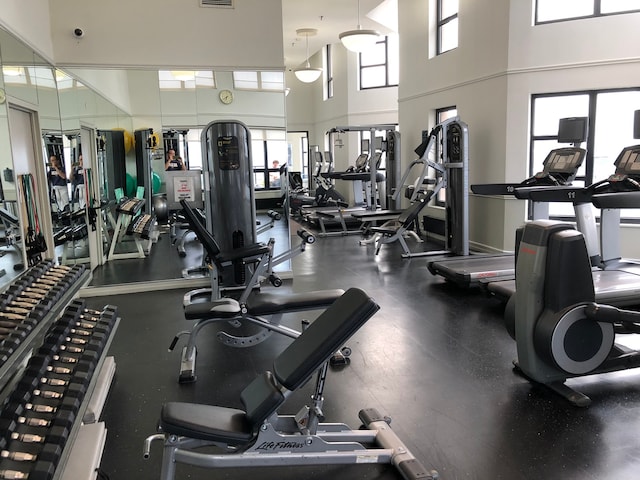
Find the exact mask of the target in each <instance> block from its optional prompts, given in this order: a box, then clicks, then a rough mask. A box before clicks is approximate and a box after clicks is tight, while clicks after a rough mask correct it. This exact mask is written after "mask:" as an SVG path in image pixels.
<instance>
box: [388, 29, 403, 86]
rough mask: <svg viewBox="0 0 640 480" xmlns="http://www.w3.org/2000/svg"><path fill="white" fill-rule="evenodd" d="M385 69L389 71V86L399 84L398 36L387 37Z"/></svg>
mask: <svg viewBox="0 0 640 480" xmlns="http://www.w3.org/2000/svg"><path fill="white" fill-rule="evenodd" d="M387 42H388V45H387V55H388V56H387V68H388V70H389V85H398V84H399V83H400V47H399V42H398V35H389V36H388V37H387Z"/></svg>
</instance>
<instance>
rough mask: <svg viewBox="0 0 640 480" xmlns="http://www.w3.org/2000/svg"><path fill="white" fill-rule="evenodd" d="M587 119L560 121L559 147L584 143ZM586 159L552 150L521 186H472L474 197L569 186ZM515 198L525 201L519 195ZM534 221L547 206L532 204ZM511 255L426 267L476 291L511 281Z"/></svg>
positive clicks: (568, 150)
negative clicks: (493, 283) (537, 170)
mask: <svg viewBox="0 0 640 480" xmlns="http://www.w3.org/2000/svg"><path fill="white" fill-rule="evenodd" d="M586 126H587V119H586V117H574V118H563V119H561V120H560V125H559V129H558V143H573V144H578V145H579V144H580V143H581V142H583V141H584V140H585V139H586V136H587V131H586ZM585 156H586V150H584V149H583V148H580V147H579V146H571V147H562V148H557V149H554V150H551V151H550V152H549V154H548V155H547V157H546V158H545V160H544V163H543V170H542V171H541V172H538V173H536V174H535V175H533V176H532V177H529V178H527V179H526V180H524V181H522V182H520V183H496V184H482V185H471V191H472V192H473V193H475V194H476V195H508V196H516V197H518V196H517V195H516V193H517V192H518V190H520V189H523V191H524V189H526V192H529V193H530V192H533V191H536V190H538V189H544V188H549V187H557V186H561V185H570V184H571V182H572V181H573V180H574V178H575V177H576V175H577V173H578V169H579V168H580V166H581V165H582V163H583V161H584V159H585ZM518 198H523V199H524V198H527V196H526V195H522V196H521V197H518ZM532 208H533V219H534V220H538V219H545V218H548V216H549V204H548V203H544V202H533V206H532ZM514 258H515V257H514V254H512V253H507V254H500V255H490V254H486V255H472V256H470V257H455V258H446V259H442V260H435V261H430V262H428V263H427V267H428V268H429V271H430V272H431V273H432V274H433V275H439V276H441V277H444V278H445V279H446V280H448V281H450V282H452V283H455V284H456V285H459V286H461V287H463V288H474V287H478V286H479V285H481V284H482V283H486V282H489V281H491V282H494V281H503V280H513V279H514V278H515V259H514Z"/></svg>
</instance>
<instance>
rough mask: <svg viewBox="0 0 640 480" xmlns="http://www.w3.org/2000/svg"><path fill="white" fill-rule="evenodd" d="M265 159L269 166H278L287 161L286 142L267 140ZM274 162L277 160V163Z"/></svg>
mask: <svg viewBox="0 0 640 480" xmlns="http://www.w3.org/2000/svg"><path fill="white" fill-rule="evenodd" d="M267 159H268V161H269V168H280V166H282V165H284V164H285V163H286V161H287V142H285V141H284V140H283V141H268V142H267ZM274 162H278V163H277V164H276V163H274Z"/></svg>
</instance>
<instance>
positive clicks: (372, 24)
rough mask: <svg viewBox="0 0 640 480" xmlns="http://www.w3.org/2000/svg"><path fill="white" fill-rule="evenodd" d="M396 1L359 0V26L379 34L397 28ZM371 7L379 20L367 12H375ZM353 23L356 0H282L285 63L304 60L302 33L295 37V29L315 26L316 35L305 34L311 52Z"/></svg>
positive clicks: (335, 40)
mask: <svg viewBox="0 0 640 480" xmlns="http://www.w3.org/2000/svg"><path fill="white" fill-rule="evenodd" d="M397 2H398V0H360V25H362V28H363V29H373V30H378V31H379V32H380V33H382V34H388V33H391V32H393V31H394V30H395V29H396V28H397V27H396V25H395V24H397V11H398V8H397V5H398V3H397ZM377 7H379V8H377ZM374 9H375V10H377V13H378V15H379V16H378V17H376V18H378V20H379V21H374V20H372V19H371V18H370V17H369V16H367V15H372V16H375V13H376V12H373V13H372V11H374ZM394 15H395V18H394ZM394 20H395V22H394ZM383 23H387V24H388V25H384V24H383ZM357 25H358V0H282V27H283V28H282V30H283V35H282V37H283V38H282V41H283V46H284V56H285V58H284V62H285V65H286V66H287V67H288V68H295V67H298V66H300V65H301V64H302V63H304V62H305V60H306V43H305V37H304V36H303V37H297V36H296V30H297V29H300V28H315V29H317V30H318V34H317V35H316V36H312V37H309V54H310V55H313V54H314V53H315V52H317V51H318V50H320V49H321V48H323V47H324V46H325V45H326V44H328V43H338V42H339V40H338V35H339V34H340V33H341V32H344V31H347V30H355V29H356V28H357Z"/></svg>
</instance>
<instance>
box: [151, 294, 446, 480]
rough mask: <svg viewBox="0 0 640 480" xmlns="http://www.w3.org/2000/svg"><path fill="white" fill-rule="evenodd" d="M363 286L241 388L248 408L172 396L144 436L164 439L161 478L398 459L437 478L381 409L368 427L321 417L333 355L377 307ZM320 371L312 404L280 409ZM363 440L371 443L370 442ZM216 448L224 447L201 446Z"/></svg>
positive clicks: (365, 416) (368, 415) (412, 475)
mask: <svg viewBox="0 0 640 480" xmlns="http://www.w3.org/2000/svg"><path fill="white" fill-rule="evenodd" d="M378 309H379V307H378V305H377V304H376V303H375V302H374V301H373V300H372V299H371V298H369V297H368V296H367V295H366V294H365V293H364V292H363V291H362V290H359V289H356V288H352V289H349V290H348V291H347V292H345V293H344V294H343V295H342V296H341V297H340V298H339V299H338V300H336V302H335V303H334V304H333V305H332V306H331V307H329V308H328V309H327V310H326V311H325V312H324V313H323V314H322V315H320V316H319V317H318V318H317V319H316V320H315V321H314V322H313V323H311V324H310V326H309V327H308V328H307V329H306V330H305V331H304V332H303V333H302V334H301V335H300V336H299V337H298V338H296V339H295V340H294V341H293V342H292V343H291V344H290V345H289V346H288V347H287V348H286V349H285V350H284V351H283V352H282V353H281V354H280V355H279V356H278V357H277V358H276V359H275V360H274V362H273V368H272V371H267V372H265V373H263V374H262V375H260V376H258V377H257V378H256V379H255V380H254V381H253V382H251V383H250V384H249V385H248V386H247V387H246V388H245V389H244V390H243V391H242V392H241V393H240V400H241V402H242V405H243V409H242V410H240V409H235V408H227V407H221V406H214V405H202V404H195V403H182V402H171V403H166V404H165V405H164V406H163V407H162V411H161V414H160V422H159V431H160V432H161V433H158V434H155V435H151V436H150V437H148V438H147V439H146V440H145V442H144V457H145V458H149V456H150V451H151V444H152V442H154V441H157V440H161V441H163V443H164V451H163V460H162V473H161V479H162V480H172V479H174V478H175V474H176V464H178V463H184V464H190V465H195V466H198V467H204V468H228V467H261V466H292V465H334V464H356V463H392V464H394V465H395V466H396V467H397V468H398V470H399V471H400V472H401V474H402V476H403V477H404V478H405V479H406V480H409V479H435V478H437V473H436V472H433V471H431V472H427V471H426V470H425V468H424V467H423V466H422V465H421V464H420V462H419V461H418V460H417V459H416V458H415V457H414V456H413V455H412V454H411V452H410V451H409V450H408V449H407V447H406V446H405V445H404V444H403V443H402V441H401V440H400V439H399V438H398V437H397V436H396V435H395V433H394V432H393V430H391V428H390V427H389V425H388V422H387V421H385V419H384V418H383V417H382V416H381V415H380V414H379V413H378V412H377V411H376V410H375V409H365V410H361V411H360V413H359V417H360V420H361V421H362V422H363V424H364V427H365V428H366V430H351V429H350V428H349V427H348V426H347V425H345V424H341V423H320V422H321V420H322V419H323V414H322V406H323V401H324V398H323V393H324V385H325V381H326V376H327V371H328V366H327V365H328V361H329V358H330V357H331V355H332V354H333V352H335V351H336V349H337V348H339V347H340V345H343V344H344V343H345V342H346V341H347V340H348V339H349V338H350V337H351V336H352V335H353V334H354V333H355V332H356V331H357V330H358V329H359V328H360V327H361V326H362V325H363V324H364V323H365V322H366V321H367V320H368V319H369V318H370V317H372V316H373V315H374V314H375V313H376V312H377V311H378ZM316 372H317V379H316V386H315V391H314V394H313V396H312V404H311V405H309V406H305V407H303V408H302V410H301V411H300V412H298V414H297V415H295V416H294V415H279V414H278V413H277V410H278V408H280V407H281V406H282V404H283V403H284V402H285V400H286V399H287V398H288V397H289V396H290V395H291V393H293V392H294V391H295V390H296V389H298V388H300V387H301V386H302V385H304V384H305V383H306V382H307V380H308V379H309V378H310V377H311V376H312V375H314V373H316ZM363 444H367V445H369V444H370V445H373V446H374V447H365V446H364V445H363ZM211 446H216V447H219V448H221V449H222V450H221V453H211V451H210V450H204V451H203V450H200V449H202V448H204V447H211Z"/></svg>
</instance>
